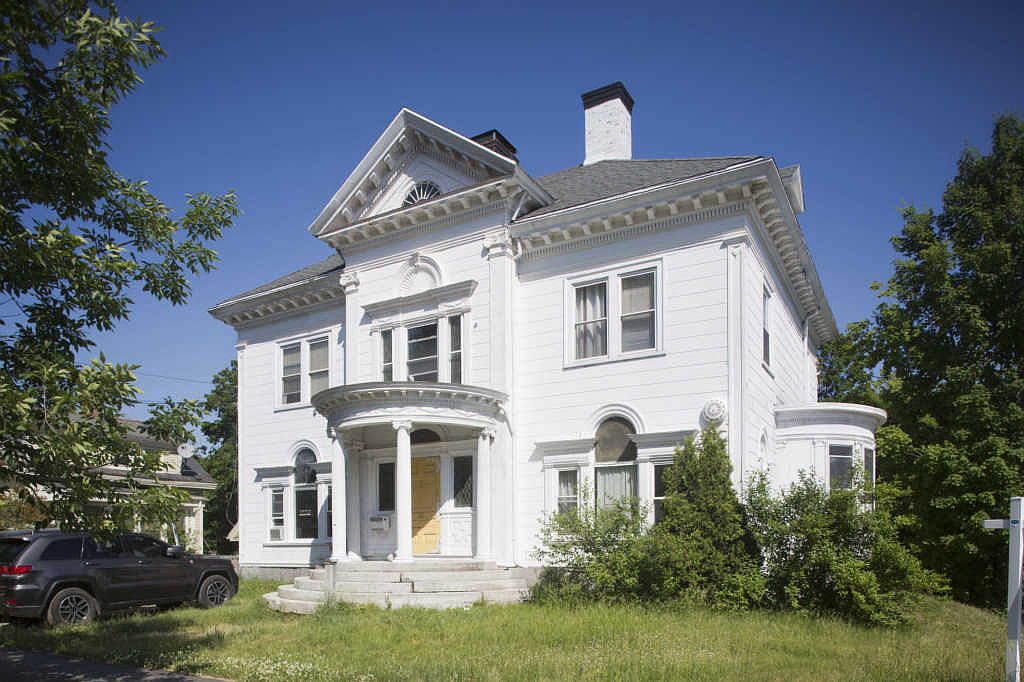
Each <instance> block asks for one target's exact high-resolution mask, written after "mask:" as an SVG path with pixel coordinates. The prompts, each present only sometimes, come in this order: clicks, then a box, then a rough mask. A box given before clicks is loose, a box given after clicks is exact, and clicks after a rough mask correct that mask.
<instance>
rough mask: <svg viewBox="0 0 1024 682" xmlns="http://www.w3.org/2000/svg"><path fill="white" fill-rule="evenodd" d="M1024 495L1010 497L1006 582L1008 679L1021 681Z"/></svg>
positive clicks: (1011, 681)
mask: <svg viewBox="0 0 1024 682" xmlns="http://www.w3.org/2000/svg"><path fill="white" fill-rule="evenodd" d="M1022 507H1024V497H1011V498H1010V570H1009V571H1008V576H1007V584H1006V680H1007V682H1020V617H1021V613H1020V606H1021V603H1020V600H1021V594H1020V590H1021V561H1022V559H1024V557H1022V556H1021V551H1022V541H1024V524H1022V523H1021V511H1022V509H1021V508H1022Z"/></svg>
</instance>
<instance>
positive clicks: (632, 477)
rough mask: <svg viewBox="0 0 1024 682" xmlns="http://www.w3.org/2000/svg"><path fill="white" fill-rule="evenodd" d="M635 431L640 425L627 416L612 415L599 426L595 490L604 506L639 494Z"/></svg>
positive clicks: (606, 506)
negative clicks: (630, 420)
mask: <svg viewBox="0 0 1024 682" xmlns="http://www.w3.org/2000/svg"><path fill="white" fill-rule="evenodd" d="M635 434H636V427H634V426H633V424H632V423H630V422H629V420H627V419H625V418H623V417H609V418H608V419H605V420H604V421H603V422H601V425H600V426H598V427H597V433H596V434H595V443H594V493H595V498H596V500H597V505H598V507H600V508H604V509H608V508H611V507H614V506H615V505H616V503H617V502H618V501H619V500H622V499H625V498H629V497H636V443H634V442H633V441H632V439H631V438H630V436H632V435H635Z"/></svg>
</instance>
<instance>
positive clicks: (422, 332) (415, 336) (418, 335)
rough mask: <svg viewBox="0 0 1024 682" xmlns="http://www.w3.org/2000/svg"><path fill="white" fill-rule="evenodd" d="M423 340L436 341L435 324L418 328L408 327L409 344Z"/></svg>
mask: <svg viewBox="0 0 1024 682" xmlns="http://www.w3.org/2000/svg"><path fill="white" fill-rule="evenodd" d="M423 339H434V340H435V341H436V340H437V322H432V323H430V324H425V325H423V326H420V327H409V342H410V343H412V342H413V341H420V340H423Z"/></svg>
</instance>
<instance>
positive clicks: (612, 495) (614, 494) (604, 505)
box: [594, 464, 636, 509]
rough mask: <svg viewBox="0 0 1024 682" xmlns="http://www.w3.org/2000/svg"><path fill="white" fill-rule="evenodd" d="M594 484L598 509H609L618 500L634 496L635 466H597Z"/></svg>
mask: <svg viewBox="0 0 1024 682" xmlns="http://www.w3.org/2000/svg"><path fill="white" fill-rule="evenodd" d="M594 486H595V493H596V498H597V506H598V508H599V509H611V508H613V507H614V506H615V505H616V503H618V501H619V500H622V499H625V498H627V497H635V496H636V466H634V465H632V464H630V465H628V466H615V467H607V466H606V467H597V468H596V469H594Z"/></svg>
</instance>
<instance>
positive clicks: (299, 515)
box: [295, 448, 317, 539]
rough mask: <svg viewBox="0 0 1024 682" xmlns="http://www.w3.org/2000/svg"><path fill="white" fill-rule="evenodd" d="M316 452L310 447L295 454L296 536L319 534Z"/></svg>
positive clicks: (306, 536)
mask: <svg viewBox="0 0 1024 682" xmlns="http://www.w3.org/2000/svg"><path fill="white" fill-rule="evenodd" d="M314 464H316V453H314V452H313V451H312V450H310V449H309V448H303V449H302V450H299V452H298V453H296V455H295V537H296V538H297V539H312V538H315V537H316V535H317V513H316V469H314V468H313V465H314Z"/></svg>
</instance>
